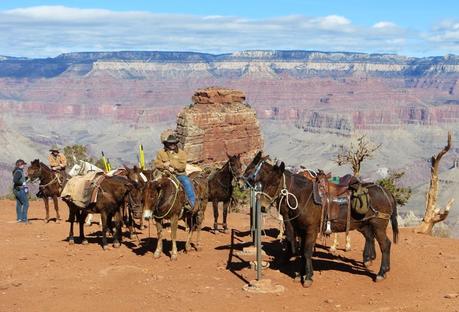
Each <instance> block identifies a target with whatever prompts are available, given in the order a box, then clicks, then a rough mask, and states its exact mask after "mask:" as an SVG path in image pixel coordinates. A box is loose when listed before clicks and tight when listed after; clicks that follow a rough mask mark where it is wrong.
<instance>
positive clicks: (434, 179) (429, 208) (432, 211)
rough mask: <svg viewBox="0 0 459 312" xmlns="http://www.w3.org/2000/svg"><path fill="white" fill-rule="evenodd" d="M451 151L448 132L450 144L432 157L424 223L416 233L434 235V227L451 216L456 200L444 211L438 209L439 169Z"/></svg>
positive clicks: (449, 203) (449, 135) (449, 139)
mask: <svg viewBox="0 0 459 312" xmlns="http://www.w3.org/2000/svg"><path fill="white" fill-rule="evenodd" d="M450 149H451V132H448V143H447V144H446V146H445V147H443V149H442V150H441V151H440V152H439V153H438V154H437V156H432V158H431V160H430V162H431V167H430V173H431V178H430V187H429V191H428V192H427V194H426V211H425V213H424V218H423V219H422V223H421V224H420V225H419V226H418V227H417V228H416V233H420V234H428V235H432V229H433V227H434V225H435V224H436V223H438V222H441V221H443V220H445V219H446V217H447V216H448V214H449V210H450V209H451V206H452V205H453V202H454V199H453V198H451V199H450V200H449V201H448V203H447V204H446V207H445V208H444V209H440V208H437V199H438V189H439V183H438V168H439V164H440V160H441V158H442V157H443V156H444V155H445V154H446V153H447V152H448V151H449V150H450Z"/></svg>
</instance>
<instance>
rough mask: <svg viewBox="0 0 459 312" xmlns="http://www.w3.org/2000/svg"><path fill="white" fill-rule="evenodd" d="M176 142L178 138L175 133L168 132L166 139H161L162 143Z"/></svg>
mask: <svg viewBox="0 0 459 312" xmlns="http://www.w3.org/2000/svg"><path fill="white" fill-rule="evenodd" d="M178 142H179V140H178V138H177V136H176V135H175V134H170V135H169V136H168V137H167V139H165V140H163V143H167V144H177V143H178Z"/></svg>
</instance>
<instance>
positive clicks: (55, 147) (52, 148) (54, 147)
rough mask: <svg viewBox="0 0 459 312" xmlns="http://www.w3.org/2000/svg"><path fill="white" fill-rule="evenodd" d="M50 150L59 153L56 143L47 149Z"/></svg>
mask: <svg viewBox="0 0 459 312" xmlns="http://www.w3.org/2000/svg"><path fill="white" fill-rule="evenodd" d="M49 151H50V152H58V153H59V147H57V146H56V145H53V146H52V147H51V148H50V149H49Z"/></svg>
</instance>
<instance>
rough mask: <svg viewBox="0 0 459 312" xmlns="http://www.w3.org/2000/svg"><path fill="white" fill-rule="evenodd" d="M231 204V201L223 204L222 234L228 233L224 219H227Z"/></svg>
mask: <svg viewBox="0 0 459 312" xmlns="http://www.w3.org/2000/svg"><path fill="white" fill-rule="evenodd" d="M230 203H231V200H229V201H226V202H223V233H228V224H227V223H226V219H227V218H228V208H229V205H230Z"/></svg>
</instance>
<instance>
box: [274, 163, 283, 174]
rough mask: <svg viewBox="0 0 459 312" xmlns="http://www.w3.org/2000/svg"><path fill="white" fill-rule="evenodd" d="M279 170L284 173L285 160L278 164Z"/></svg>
mask: <svg viewBox="0 0 459 312" xmlns="http://www.w3.org/2000/svg"><path fill="white" fill-rule="evenodd" d="M276 168H277V170H279V171H280V172H281V173H284V171H285V163H284V162H283V161H281V162H280V164H279V165H277V164H276Z"/></svg>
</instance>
